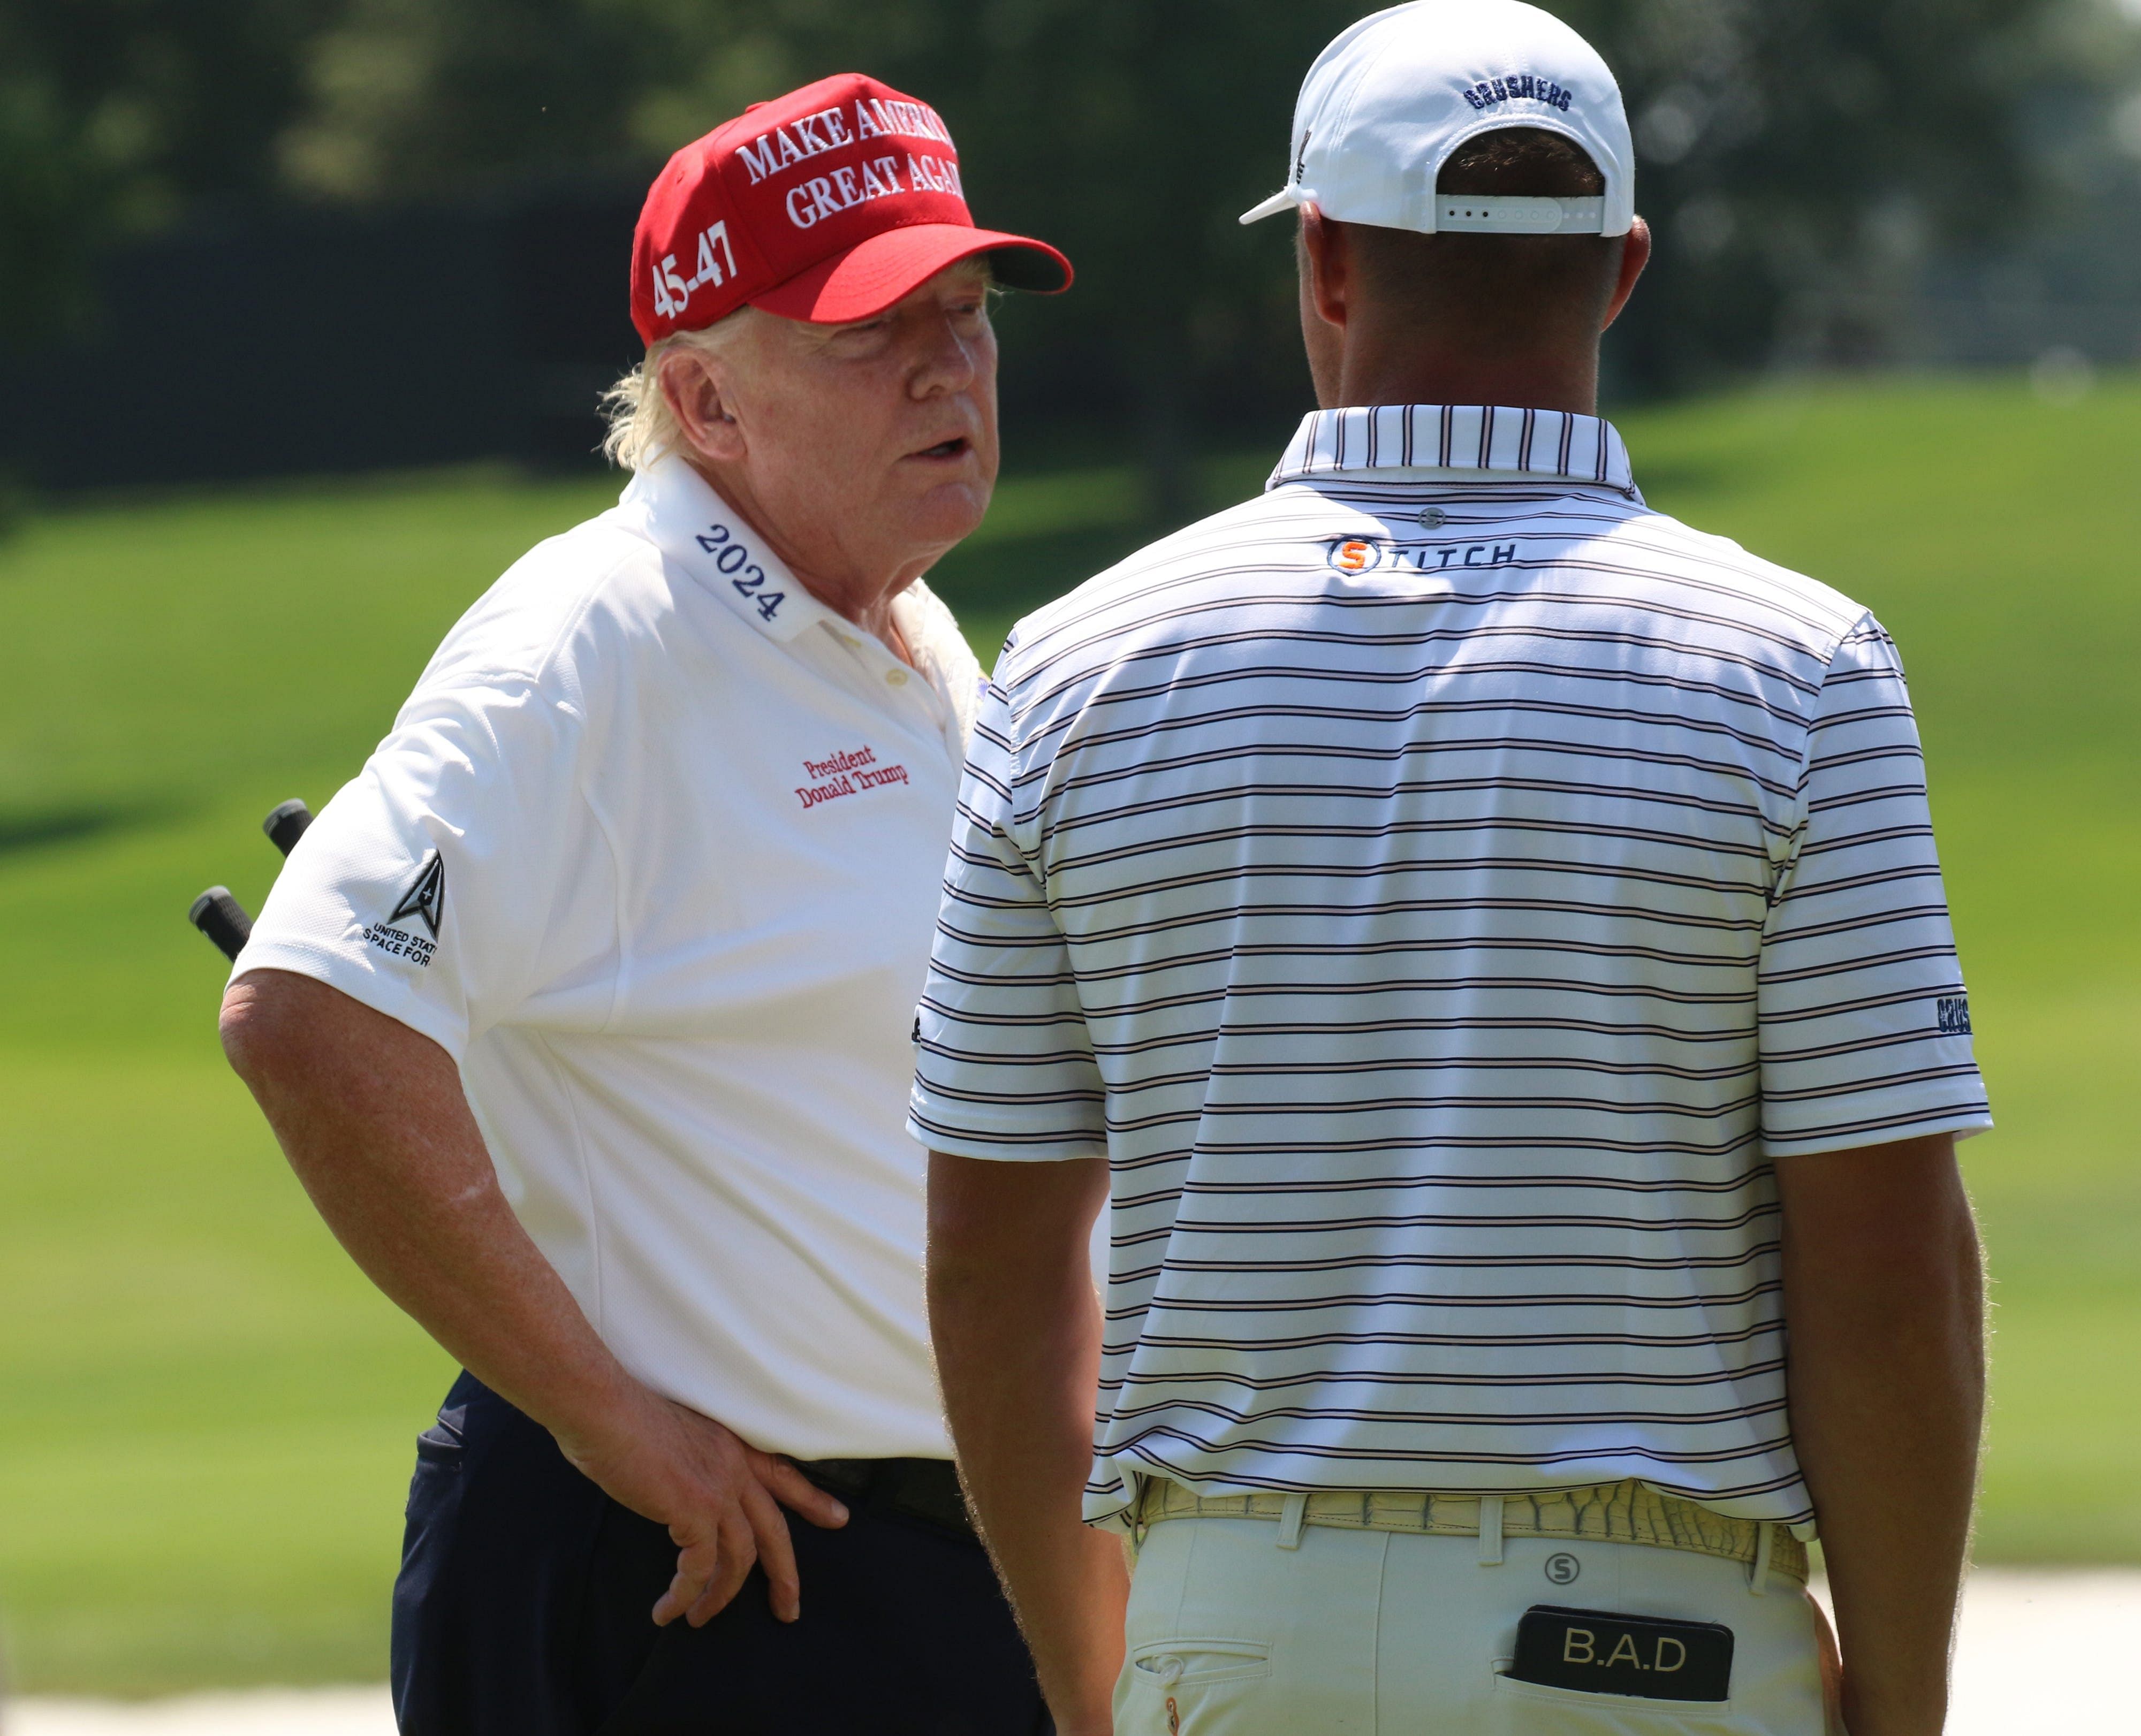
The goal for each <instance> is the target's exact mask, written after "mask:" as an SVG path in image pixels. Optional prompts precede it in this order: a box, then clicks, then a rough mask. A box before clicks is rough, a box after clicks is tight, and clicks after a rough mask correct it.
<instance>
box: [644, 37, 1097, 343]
mask: <svg viewBox="0 0 2141 1736" xmlns="http://www.w3.org/2000/svg"><path fill="white" fill-rule="evenodd" d="M977 253H992V254H995V255H996V256H997V258H995V260H994V261H993V262H992V263H993V264H994V267H995V270H996V275H997V280H998V281H999V282H1001V283H1007V284H1009V285H1011V287H1012V288H1017V289H1037V290H1041V291H1042V292H1044V293H1055V292H1056V291H1057V290H1061V289H1067V288H1070V287H1071V262H1070V261H1069V260H1068V259H1066V258H1064V257H1063V255H1062V254H1061V253H1058V252H1057V251H1056V249H1055V248H1052V247H1050V246H1049V245H1047V243H1045V242H1040V241H1032V240H1029V239H1027V238H1026V237H1025V236H1023V235H1006V234H999V233H998V232H997V231H996V230H994V229H976V228H975V227H974V219H973V218H972V216H971V215H970V214H968V212H967V199H966V194H965V193H964V192H963V191H962V189H961V187H960V184H959V153H958V151H957V148H956V147H955V146H954V145H952V134H951V131H950V130H949V129H948V128H947V127H946V125H944V123H943V120H941V119H940V118H938V113H937V111H936V110H934V109H933V108H931V107H930V106H929V105H928V103H926V102H917V101H915V100H914V99H913V97H911V96H901V95H900V94H899V92H898V91H895V90H893V89H892V88H890V87H889V86H886V85H881V84H879V82H878V81H876V80H875V79H874V78H866V77H864V76H863V75H862V74H860V73H859V72H843V73H839V74H838V75H836V76H834V77H831V78H821V79H819V81H818V82H817V83H815V84H814V85H805V86H804V87H803V88H802V89H801V90H800V91H790V93H789V94H788V95H787V96H783V97H781V98H780V99H779V100H777V101H773V102H760V103H754V104H752V106H751V107H750V108H748V109H746V111H744V112H743V113H742V114H741V115H739V116H736V119H735V120H731V121H730V122H728V123H727V124H726V125H723V126H720V127H717V128H716V129H715V130H713V131H712V132H711V133H708V134H707V135H706V137H705V138H703V139H700V140H696V142H694V143H692V144H690V145H686V146H685V147H684V148H683V149H682V150H680V151H678V152H677V155H675V156H673V157H672V158H670V160H669V165H668V167H667V168H666V169H664V170H662V173H661V174H660V175H658V176H657V177H656V178H655V182H654V185H653V187H652V189H650V190H649V192H648V193H647V204H646V207H645V209H642V211H641V212H640V214H639V227H638V229H637V230H636V231H635V232H634V233H633V235H632V324H634V325H635V326H637V327H639V335H640V336H641V337H643V338H645V339H646V340H647V342H648V343H650V344H651V343H652V342H655V340H656V339H657V338H662V337H668V336H669V334H670V333H671V332H694V331H697V330H699V329H700V328H701V327H706V326H711V324H713V322H715V321H716V320H717V319H720V318H721V317H724V316H725V315H726V314H730V313H733V312H735V311H736V309H737V308H739V307H742V306H743V305H744V303H746V302H750V303H751V306H753V307H763V308H764V309H765V311H766V312H769V313H778V314H780V315H782V316H784V317H786V318H789V319H806V320H812V321H815V322H818V323H819V324H821V325H835V324H838V323H839V322H841V321H843V320H851V319H868V318H869V317H871V316H872V315H874V314H878V313H882V312H883V311H884V310H885V309H886V308H887V307H890V306H891V305H892V304H893V302H896V301H898V299H899V298H901V297H902V296H903V295H905V294H906V293H908V291H909V290H911V289H913V288H916V287H917V286H918V285H919V284H921V283H925V282H927V281H928V279H929V278H933V277H934V276H935V275H936V274H937V273H938V272H940V271H942V270H943V269H944V268H945V267H946V266H947V265H952V264H954V263H957V261H959V260H961V259H967V258H972V257H973V256H974V255H975V254H977Z"/></svg>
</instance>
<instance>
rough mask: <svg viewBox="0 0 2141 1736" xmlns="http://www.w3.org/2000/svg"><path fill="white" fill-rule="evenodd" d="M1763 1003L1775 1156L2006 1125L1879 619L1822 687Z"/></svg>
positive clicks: (1913, 739)
mask: <svg viewBox="0 0 2141 1736" xmlns="http://www.w3.org/2000/svg"><path fill="white" fill-rule="evenodd" d="M1758 995H1759V1011H1760V1047H1761V1087H1762V1134H1763V1143H1764V1148H1765V1149H1766V1150H1767V1151H1768V1153H1769V1154H1770V1155H1771V1156H1772V1157H1777V1156H1782V1155H1784V1154H1785V1153H1791V1152H1813V1151H1828V1150H1840V1149H1843V1148H1849V1147H1853V1146H1861V1145H1875V1144H1882V1143H1887V1142H1888V1141H1891V1140H1896V1139H1909V1138H1917V1137H1920V1136H1922V1135H1924V1134H1936V1133H1942V1132H1947V1131H1953V1132H1971V1131H1976V1130H1977V1129H1983V1128H1986V1127H1989V1126H1991V1114H1990V1113H1989V1111H1988V1109H1987V1105H1986V1096H1985V1085H1984V1081H1983V1080H1982V1079H1981V1078H1980V1077H1979V1075H1978V1070H1977V1064H1976V1060H1975V1059H1974V1057H1973V1055H1972V1053H1971V1030H1970V1001H1969V996H1968V995H1967V993H1966V991H1965V989H1964V986H1963V980H1962V973H1961V966H1960V965H1959V963H1958V962H1957V961H1956V950H1955V936H1954V932H1953V930H1952V927H1951V926H1950V923H1949V919H1948V908H1947V893H1946V892H1945V890H1944V889H1943V888H1942V883H1941V873H1940V860H1939V857H1938V854H1937V852H1936V850H1935V848H1934V845H1933V829H1932V814H1931V811H1930V809H1928V807H1927V801H1926V779H1925V760H1924V755H1923V754H1922V751H1921V750H1920V748H1919V745H1918V731H1917V720H1916V719H1915V718H1914V717H1913V716H1912V712H1911V700H1910V694H1909V692H1908V691H1907V689H1906V687H1905V686H1904V683H1903V671H1902V664H1901V662H1900V661H1898V659H1897V655H1896V647H1895V646H1894V644H1893V643H1892V642H1891V641H1890V639H1889V637H1888V634H1887V633H1886V632H1883V630H1882V628H1881V625H1880V623H1879V622H1877V621H1876V620H1874V619H1873V617H1872V616H1870V615H1868V616H1866V617H1863V618H1862V619H1861V620H1860V621H1859V622H1858V625H1857V626H1856V627H1853V629H1852V631H1851V632H1849V633H1848V634H1846V635H1845V637H1844V638H1843V642H1842V643H1841V644H1840V645H1838V647H1837V651H1836V654H1835V656H1834V657H1833V659H1832V660H1831V661H1830V663H1829V666H1828V671H1827V673H1826V675H1825V676H1824V680H1823V683H1822V688H1821V692H1820V695H1819V699H1818V701H1817V703H1816V706H1815V711H1814V718H1813V721H1812V725H1811V727H1810V730H1809V737H1808V745H1807V753H1806V764H1805V770H1804V784H1803V787H1802V790H1801V799H1800V823H1799V830H1798V834H1797V836H1796V838H1795V839H1794V847H1793V849H1792V851H1791V853H1790V855H1789V858H1788V860H1787V862H1786V863H1785V866H1784V872H1783V873H1782V874H1781V876H1780V877H1779V880H1778V883H1777V885H1776V888H1775V891H1774V893H1773V894H1772V898H1771V903H1770V908H1769V917H1768V922H1767V926H1766V927H1765V928H1764V934H1763V941H1762V956H1761V970H1760V983H1759V990H1758Z"/></svg>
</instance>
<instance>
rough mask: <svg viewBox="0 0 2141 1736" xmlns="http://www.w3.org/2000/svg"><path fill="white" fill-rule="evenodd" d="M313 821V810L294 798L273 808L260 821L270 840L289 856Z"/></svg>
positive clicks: (261, 827)
mask: <svg viewBox="0 0 2141 1736" xmlns="http://www.w3.org/2000/svg"><path fill="white" fill-rule="evenodd" d="M312 823H313V810H312V809H309V808H308V807H307V806H306V805H305V804H303V802H301V801H298V800H296V799H291V800H289V801H287V802H284V803H282V804H280V805H279V806H278V807H276V808H275V809H273V810H272V811H271V812H270V813H269V814H268V818H267V819H263V821H261V822H260V829H261V830H262V831H263V832H265V833H266V834H268V843H272V844H273V845H274V846H275V848H277V849H278V850H280V851H281V852H282V853H283V854H284V855H285V856H287V855H288V854H289V853H290V852H291V851H292V850H293V849H295V848H297V847H298V839H299V838H303V836H304V835H305V828H306V827H308V826H309V825H310V824H312Z"/></svg>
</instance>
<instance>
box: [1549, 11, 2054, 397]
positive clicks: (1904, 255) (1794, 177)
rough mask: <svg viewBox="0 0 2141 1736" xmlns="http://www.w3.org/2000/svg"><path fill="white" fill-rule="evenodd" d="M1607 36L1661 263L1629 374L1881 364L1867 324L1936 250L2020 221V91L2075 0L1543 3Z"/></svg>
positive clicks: (1669, 381)
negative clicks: (1786, 364)
mask: <svg viewBox="0 0 2141 1736" xmlns="http://www.w3.org/2000/svg"><path fill="white" fill-rule="evenodd" d="M1546 3H1547V4H1548V6H1549V7H1550V9H1551V10H1553V11H1554V12H1557V13H1558V14H1559V15H1560V16H1562V17H1565V18H1567V19H1568V21H1569V22H1571V23H1572V24H1573V25H1575V26H1576V27H1577V28H1578V29H1579V30H1582V31H1583V32H1585V34H1586V35H1587V36H1589V37H1591V38H1592V41H1594V42H1597V44H1598V46H1599V47H1600V49H1601V50H1602V52H1604V53H1605V55H1606V57H1607V60H1608V61H1609V62H1610V63H1611V64H1612V66H1613V67H1614V70H1615V71H1616V73H1617V75H1618V76H1619V77H1620V79H1621V81H1622V86H1623V89H1624V91H1625V93H1626V95H1627V101H1628V111H1629V114H1630V116H1631V118H1632V120H1633V121H1634V123H1635V128H1636V143H1637V161H1638V165H1639V169H1638V174H1637V203H1638V204H1639V205H1640V207H1641V209H1642V210H1643V211H1644V212H1645V214H1646V215H1647V216H1648V218H1649V219H1650V221H1651V225H1652V227H1653V229H1655V230H1656V234H1657V239H1658V253H1657V256H1656V263H1655V264H1654V265H1653V266H1652V268H1651V273H1650V276H1649V278H1648V280H1647V281H1646V283H1645V285H1644V287H1643V288H1642V290H1641V293H1639V295H1638V297H1637V301H1636V302H1634V303H1633V304H1632V306H1631V307H1630V310H1629V313H1628V316H1627V320H1626V322H1625V327H1626V329H1625V330H1623V331H1622V332H1620V333H1618V334H1617V337H1616V339H1615V341H1614V343H1613V347H1612V348H1613V353H1614V356H1615V358H1616V361H1617V365H1618V367H1619V369H1620V371H1621V376H1622V381H1623V384H1624V386H1635V387H1637V388H1641V389H1647V390H1651V391H1659V390H1665V391H1671V390H1682V389H1686V388H1688V387H1691V386H1696V385H1699V384H1701V383H1704V382H1705V381H1709V380H1712V379H1715V377H1716V376H1719V375H1720V374H1723V373H1726V372H1729V371H1739V370H1744V369H1745V368H1748V367H1750V366H1760V365H1762V364H1764V363H1766V362H1769V361H1803V362H1838V361H1840V362H1849V361H1867V360H1878V359H1882V357H1883V353H1884V335H1883V333H1882V332H1879V331H1878V330H1876V329H1873V327H1872V326H1871V325H1869V323H1868V322H1869V318H1877V317H1878V313H1869V310H1878V309H1880V308H1883V307H1895V306H1896V305H1897V304H1898V303H1899V302H1900V301H1901V299H1902V292H1903V291H1906V290H1907V288H1909V287H1910V285H1911V284H1912V283H1913V282H1914V281H1915V279H1916V278H1917V274H1918V273H1919V271H1920V270H1921V268H1922V266H1923V264H1924V263H1925V261H1926V259H1927V256H1928V254H1929V253H1931V252H1932V250H1933V249H1934V248H1938V247H1942V246H1945V245H1953V244H1955V243H1958V242H1966V241H1979V240H1982V239H1985V238H1986V237H1987V236H1988V235H1991V234H1996V233H1997V232H1998V231H1999V230H2001V229H2002V227H2003V226H2006V227H2012V226H2013V225H2014V224H2016V223H2017V222H2018V221H2019V220H2020V219H2021V218H2022V216H2023V214H2024V211H2025V204H2026V199H2027V196H2028V195H2029V194H2030V192H2031V191H2032V190H2033V186H2034V175H2033V170H2034V166H2035V165H2034V164H2033V162H2032V160H2031V156H2030V152H2029V151H2028V150H2026V149H2025V145H2024V141H2023V139H2022V136H2021V131H2020V119H2021V107H2022V104H2023V101H2024V99H2025V97H2026V96H2027V95H2028V94H2029V93H2030V91H2032V90H2033V89H2035V88H2037V87H2040V86H2043V85H2045V84H2046V83H2048V82H2053V81H2057V82H2058V83H2060V84H2061V85H2065V86H2069V87H2070V88H2071V81H2070V77H2069V76H2068V75H2069V73H2070V71H2071V70H2072V69H2070V68H2069V67H2066V66H2061V65H2060V64H2059V63H2058V60H2057V58H2056V49H2055V42H2054V29H2053V27H2054V26H2055V23H2056V22H2057V21H2058V19H2059V18H2060V16H2061V15H2064V14H2067V13H2071V12H2074V11H2075V10H2076V9H2077V8H2076V7H2075V4H2073V3H2072V0H1880V3H1879V4H1878V5H1868V4H1867V3H1866V0H1794V3H1793V4H1791V5H1789V6H1780V5H1774V4H1770V3H1767V0H1546Z"/></svg>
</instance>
